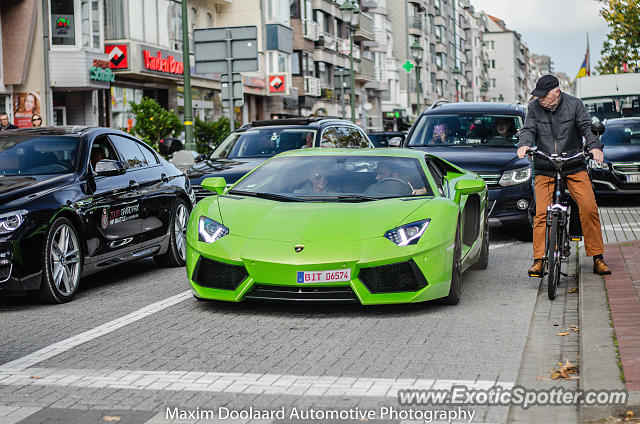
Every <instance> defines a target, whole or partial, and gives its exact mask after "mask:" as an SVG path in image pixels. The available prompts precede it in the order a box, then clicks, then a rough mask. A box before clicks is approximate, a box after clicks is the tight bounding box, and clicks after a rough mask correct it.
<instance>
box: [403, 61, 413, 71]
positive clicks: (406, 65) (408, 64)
mask: <svg viewBox="0 0 640 424" xmlns="http://www.w3.org/2000/svg"><path fill="white" fill-rule="evenodd" d="M413 66H414V65H413V63H411V61H410V60H407V61H406V62H405V63H404V65H402V67H403V68H404V70H405V71H407V73H409V72H411V70H412V69H413Z"/></svg>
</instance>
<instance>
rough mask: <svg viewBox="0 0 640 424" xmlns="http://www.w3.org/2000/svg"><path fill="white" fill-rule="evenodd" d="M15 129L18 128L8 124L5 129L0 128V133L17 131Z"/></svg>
mask: <svg viewBox="0 0 640 424" xmlns="http://www.w3.org/2000/svg"><path fill="white" fill-rule="evenodd" d="M17 128H18V127H16V126H15V125H13V124H11V123H10V124H9V125H7V126H6V127H3V126H0V131H6V130H15V129H17Z"/></svg>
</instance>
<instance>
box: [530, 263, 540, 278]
mask: <svg viewBox="0 0 640 424" xmlns="http://www.w3.org/2000/svg"><path fill="white" fill-rule="evenodd" d="M542 271H543V270H542V259H534V261H533V266H532V267H531V268H529V277H542Z"/></svg>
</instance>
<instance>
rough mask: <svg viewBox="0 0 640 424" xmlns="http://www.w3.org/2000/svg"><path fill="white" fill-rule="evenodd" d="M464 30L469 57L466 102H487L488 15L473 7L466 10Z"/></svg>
mask: <svg viewBox="0 0 640 424" xmlns="http://www.w3.org/2000/svg"><path fill="white" fill-rule="evenodd" d="M464 11H465V17H464V19H465V21H464V28H465V30H466V31H467V40H466V43H465V48H464V50H465V53H466V55H467V68H466V75H465V76H466V78H467V92H466V95H465V98H464V100H465V101H468V102H485V101H487V92H488V91H489V81H490V79H489V56H488V55H487V50H486V48H485V43H484V33H485V32H486V31H487V25H488V22H487V19H488V18H487V15H485V14H484V13H482V12H480V11H476V10H475V9H474V7H473V6H467V7H465V8H464Z"/></svg>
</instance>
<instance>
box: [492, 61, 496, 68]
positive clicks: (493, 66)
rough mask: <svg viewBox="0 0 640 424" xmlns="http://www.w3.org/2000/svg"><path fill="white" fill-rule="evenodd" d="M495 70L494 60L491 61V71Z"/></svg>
mask: <svg viewBox="0 0 640 424" xmlns="http://www.w3.org/2000/svg"><path fill="white" fill-rule="evenodd" d="M495 68H496V61H495V59H491V69H495Z"/></svg>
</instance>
